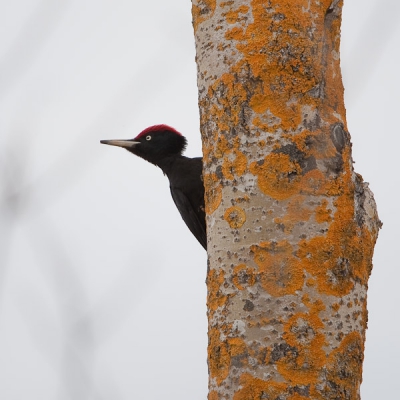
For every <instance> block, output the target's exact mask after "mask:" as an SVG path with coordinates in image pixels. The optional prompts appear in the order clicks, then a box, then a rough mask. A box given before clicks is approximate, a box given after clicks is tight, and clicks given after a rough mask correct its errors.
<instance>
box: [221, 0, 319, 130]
mask: <svg viewBox="0 0 400 400" xmlns="http://www.w3.org/2000/svg"><path fill="white" fill-rule="evenodd" d="M324 3H325V2H318V3H315V2H313V3H310V2H308V1H304V4H301V3H300V2H296V3H293V2H292V1H283V2H279V3H277V2H274V4H271V5H270V7H265V2H264V1H262V0H253V1H252V2H251V5H252V8H251V11H252V14H251V15H252V17H253V20H254V22H253V23H252V24H249V25H248V26H247V27H246V28H245V29H243V30H239V29H238V28H237V27H235V28H233V29H232V30H228V31H227V33H226V38H227V39H228V40H232V39H234V40H236V42H237V43H236V48H237V49H238V50H239V52H240V53H241V54H242V59H241V61H240V62H239V63H238V64H237V65H236V66H235V68H233V71H232V72H238V71H240V70H241V68H242V67H243V65H249V66H250V68H251V71H252V74H253V77H254V78H255V79H259V81H261V82H268V84H263V85H259V86H258V87H256V88H255V91H254V93H252V96H251V99H250V102H249V104H250V107H252V109H253V110H254V111H255V112H256V113H261V114H262V113H265V112H266V111H267V110H270V112H271V113H272V114H273V115H274V116H275V117H278V118H279V125H280V126H281V127H282V128H283V129H284V130H286V131H287V130H294V129H296V128H297V126H298V125H299V124H300V122H301V113H300V109H301V105H302V104H315V105H316V104H317V103H318V99H317V98H316V96H315V95H314V93H313V90H314V91H315V90H318V87H319V85H320V84H321V82H322V78H323V70H324V66H323V65H322V64H321V62H320V60H318V59H316V58H315V57H314V56H313V54H315V53H321V52H322V46H323V43H324V41H323V40H322V37H323V35H324V34H325V32H324V29H323V23H322V21H319V20H318V18H320V19H321V18H323V17H322V16H320V14H321V10H322V9H323V7H325V4H324ZM238 10H239V9H238ZM238 10H236V11H238ZM271 14H273V15H274V16H276V18H271ZM310 15H313V18H310ZM260 26H263V27H266V28H265V29H260ZM311 31H312V32H313V35H312V38H310V36H309V34H308V32H311ZM292 100H296V101H292ZM277 123H278V122H277Z"/></svg>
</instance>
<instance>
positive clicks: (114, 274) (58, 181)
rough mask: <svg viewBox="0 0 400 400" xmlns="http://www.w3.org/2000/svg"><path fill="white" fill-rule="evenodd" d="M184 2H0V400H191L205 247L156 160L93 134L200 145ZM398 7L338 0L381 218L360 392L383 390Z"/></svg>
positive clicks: (392, 279)
mask: <svg viewBox="0 0 400 400" xmlns="http://www.w3.org/2000/svg"><path fill="white" fill-rule="evenodd" d="M190 9H191V3H190V1H189V0H186V1H183V0H170V1H165V0H164V1H163V0H153V1H151V2H150V1H148V2H144V1H132V0H130V1H128V0H119V1H106V0H96V1H94V0H60V1H57V2H55V1H51V0H42V1H38V0H13V1H8V2H6V1H3V2H2V4H1V5H0V110H1V111H0V164H1V169H0V355H1V356H0V398H1V399H5V400H14V399H15V400H20V399H29V400H54V399H57V400H58V399H60V400H69V399H73V400H81V399H82V400H86V399H87V400H100V399H101V400H108V399H110V400H111V399H112V400H119V399H121V400H122V399H146V400H159V399H167V400H169V399H171V400H172V399H173V400H188V399H190V400H204V399H206V396H207V364H206V360H207V355H206V347H207V318H206V285H205V282H204V281H205V276H206V253H205V251H204V250H203V248H202V247H201V246H200V245H199V244H198V242H197V241H196V239H195V238H194V237H193V236H192V235H191V234H190V232H189V231H188V229H187V228H186V226H185V224H184V223H183V222H182V221H181V218H180V216H179V214H178V211H177V210H176V209H175V206H174V204H173V201H172V199H171V197H170V194H169V188H168V180H167V178H165V177H164V176H163V174H162V172H161V170H159V169H158V168H156V167H154V166H153V165H151V164H149V163H146V162H144V161H143V160H141V159H139V158H135V157H134V156H132V155H130V154H129V153H128V152H126V151H123V150H122V149H117V148H111V147H107V146H102V145H100V144H99V140H100V139H111V138H132V137H134V136H136V134H137V133H139V132H140V131H141V130H142V129H144V128H146V127H147V126H149V125H154V124H159V123H166V124H168V125H171V126H173V127H175V128H176V129H178V130H179V131H181V132H182V133H183V134H184V135H185V136H186V137H187V139H188V141H189V146H188V150H187V152H186V155H188V156H199V155H201V140H200V133H199V116H198V107H197V84H196V65H195V49H194V38H193V29H192V25H191V11H190ZM399 15H400V3H399V2H398V1H397V0H380V1H377V0H369V1H366V0H352V1H345V7H344V12H343V25H342V53H341V60H342V61H341V62H342V70H343V71H342V72H343V80H344V85H345V88H346V92H345V99H346V108H347V120H348V128H349V130H350V134H351V136H352V142H353V158H354V160H355V162H356V163H355V169H356V171H357V172H358V173H360V174H361V175H362V176H363V177H364V180H365V181H367V182H369V183H370V188H371V189H372V191H373V192H374V194H375V199H376V201H377V204H378V210H379V215H380V218H381V220H382V221H383V223H384V225H383V229H382V231H381V233H380V237H379V240H378V244H377V246H376V249H375V257H374V269H373V273H372V276H371V279H370V288H369V296H368V308H369V329H368V331H367V341H366V351H365V363H364V383H363V385H362V399H363V400H376V399H377V398H385V399H386V398H387V399H394V398H396V396H398V377H399V373H400V370H399V367H398V359H399V358H400V344H399V338H400V323H399V317H398V316H399V311H398V306H399V304H400V290H399V281H400V262H399V257H398V255H397V245H398V240H399V236H400V235H399V233H398V230H399V228H398V227H399V225H400V215H399V211H398V206H397V201H398V200H397V199H398V197H397V196H398V193H397V190H398V187H399V185H400V178H399V174H398V173H397V169H398V165H397V164H398V163H397V161H398V158H399V156H398V147H399V128H398V125H399V123H398V118H399V108H400V83H399V78H398V70H399V65H400V54H399V52H400V29H399V25H400V20H399V18H400V17H399Z"/></svg>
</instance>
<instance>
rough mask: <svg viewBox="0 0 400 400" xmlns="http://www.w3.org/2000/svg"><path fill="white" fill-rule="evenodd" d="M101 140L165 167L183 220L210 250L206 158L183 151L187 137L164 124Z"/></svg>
mask: <svg viewBox="0 0 400 400" xmlns="http://www.w3.org/2000/svg"><path fill="white" fill-rule="evenodd" d="M100 143H102V144H107V145H110V146H118V147H122V148H124V149H126V150H128V151H129V152H130V153H132V154H135V155H136V156H138V157H141V158H143V159H144V160H146V161H148V162H150V163H151V164H154V165H156V166H157V167H159V168H161V170H162V172H163V173H164V175H166V176H167V177H168V179H169V185H170V191H171V195H172V199H173V200H174V203H175V205H176V207H177V208H178V210H179V212H180V214H181V217H182V219H183V221H184V222H185V223H186V225H187V226H188V228H189V229H190V231H191V232H192V234H193V235H194V236H195V237H196V239H197V240H198V241H199V243H200V244H201V245H202V246H203V247H204V249H205V250H207V234H206V215H205V207H204V184H203V160H202V157H194V158H189V157H185V156H184V155H183V154H182V153H183V152H184V151H185V149H186V146H187V140H186V138H185V137H184V136H183V135H182V134H181V133H180V132H178V131H177V130H176V129H174V128H172V127H171V126H168V125H164V124H162V125H153V126H150V127H148V128H146V129H144V130H143V131H141V132H140V133H139V134H138V135H137V136H136V137H135V138H133V139H123V140H100Z"/></svg>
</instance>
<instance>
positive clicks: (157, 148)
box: [100, 125, 187, 165]
mask: <svg viewBox="0 0 400 400" xmlns="http://www.w3.org/2000/svg"><path fill="white" fill-rule="evenodd" d="M100 143H103V144H108V145H111V146H118V147H123V148H125V149H126V150H128V151H129V152H131V153H133V154H135V155H137V156H139V157H141V158H143V159H145V160H146V161H149V162H151V163H153V164H155V165H159V161H160V160H162V159H164V158H166V157H169V156H177V155H181V154H182V152H183V151H184V150H185V148H186V144H187V141H186V138H185V137H184V136H183V135H181V134H180V133H179V132H178V131H176V130H175V129H174V128H171V127H170V126H168V125H154V126H150V127H149V128H147V129H145V130H144V131H142V132H140V133H139V135H137V136H136V137H135V138H134V139H128V140H101V141H100Z"/></svg>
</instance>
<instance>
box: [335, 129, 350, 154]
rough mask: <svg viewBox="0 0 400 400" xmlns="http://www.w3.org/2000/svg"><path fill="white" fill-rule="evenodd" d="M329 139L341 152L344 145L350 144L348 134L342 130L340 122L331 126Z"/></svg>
mask: <svg viewBox="0 0 400 400" xmlns="http://www.w3.org/2000/svg"><path fill="white" fill-rule="evenodd" d="M331 140H332V143H333V145H334V146H335V148H336V150H337V151H338V152H339V153H342V152H343V149H344V148H345V146H346V145H349V144H350V140H349V134H348V133H347V132H346V131H345V130H344V127H343V124H342V123H336V124H333V125H332V126H331Z"/></svg>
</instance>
